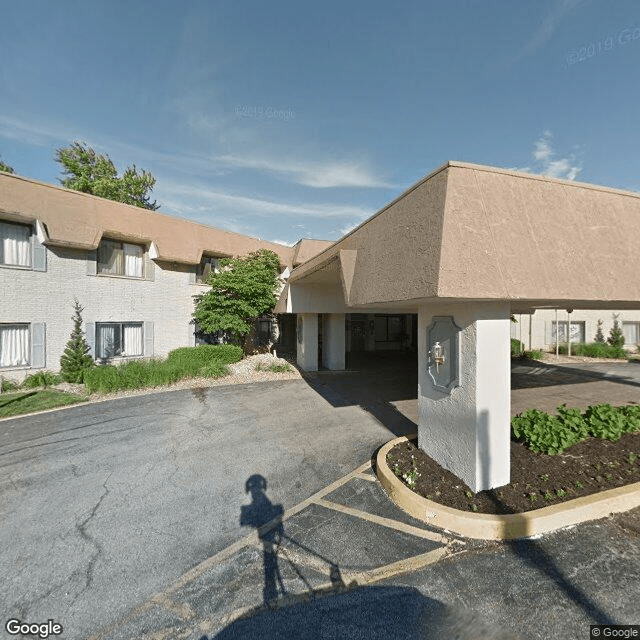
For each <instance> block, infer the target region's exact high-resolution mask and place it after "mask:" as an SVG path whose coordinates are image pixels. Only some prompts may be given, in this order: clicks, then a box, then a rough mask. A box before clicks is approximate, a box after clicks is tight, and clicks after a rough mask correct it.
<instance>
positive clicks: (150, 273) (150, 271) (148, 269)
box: [144, 251, 156, 281]
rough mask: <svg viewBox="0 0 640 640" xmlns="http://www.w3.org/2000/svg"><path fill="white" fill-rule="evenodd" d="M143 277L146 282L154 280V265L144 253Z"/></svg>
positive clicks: (147, 253)
mask: <svg viewBox="0 0 640 640" xmlns="http://www.w3.org/2000/svg"><path fill="white" fill-rule="evenodd" d="M144 277H145V279H146V280H151V281H153V280H155V279H156V264H155V262H154V261H153V260H152V259H151V258H150V257H149V252H148V251H145V254H144Z"/></svg>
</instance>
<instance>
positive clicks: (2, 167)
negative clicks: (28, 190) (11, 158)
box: [0, 160, 15, 173]
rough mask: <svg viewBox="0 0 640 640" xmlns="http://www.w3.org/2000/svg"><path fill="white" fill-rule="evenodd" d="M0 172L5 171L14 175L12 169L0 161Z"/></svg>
mask: <svg viewBox="0 0 640 640" xmlns="http://www.w3.org/2000/svg"><path fill="white" fill-rule="evenodd" d="M0 171H6V172H7V173H15V171H14V170H13V167H10V166H9V165H8V164H5V163H4V162H2V160H0Z"/></svg>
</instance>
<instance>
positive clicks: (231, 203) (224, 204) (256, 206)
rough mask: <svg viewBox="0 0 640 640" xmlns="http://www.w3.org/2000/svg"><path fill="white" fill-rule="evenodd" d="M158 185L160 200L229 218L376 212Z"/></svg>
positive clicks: (353, 215)
mask: <svg viewBox="0 0 640 640" xmlns="http://www.w3.org/2000/svg"><path fill="white" fill-rule="evenodd" d="M159 184H161V186H160V187H159V188H158V189H157V194H156V193H155V192H154V196H156V197H157V198H158V200H159V201H162V202H163V203H171V204H172V205H173V206H175V207H176V209H177V210H180V211H185V212H190V213H202V212H207V211H210V212H212V213H217V212H222V213H226V214H227V215H228V214H231V213H235V214H244V215H248V216H252V217H255V216H260V217H264V216H269V217H274V216H275V217H277V216H287V217H294V218H299V217H301V216H305V217H312V218H336V217H345V218H349V217H351V218H357V219H358V220H364V219H365V218H367V217H368V216H370V215H371V214H372V213H373V212H372V211H370V210H368V209H363V208H361V207H356V206H350V205H335V204H324V203H309V202H306V203H304V202H303V203H292V202H277V201H274V200H269V199H263V198H254V197H248V196H242V195H235V194H230V193H225V192H224V191H221V190H215V189H210V188H208V187H206V186H202V185H197V184H187V183H184V182H180V183H177V182H171V181H169V180H162V181H161V182H159Z"/></svg>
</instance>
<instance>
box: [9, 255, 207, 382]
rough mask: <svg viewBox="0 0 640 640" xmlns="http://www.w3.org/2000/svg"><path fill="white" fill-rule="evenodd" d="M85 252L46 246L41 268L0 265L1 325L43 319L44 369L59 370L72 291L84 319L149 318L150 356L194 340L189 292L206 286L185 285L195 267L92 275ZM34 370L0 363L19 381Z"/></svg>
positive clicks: (68, 327) (68, 328)
mask: <svg viewBox="0 0 640 640" xmlns="http://www.w3.org/2000/svg"><path fill="white" fill-rule="evenodd" d="M87 257H88V252H86V251H81V250H75V249H57V248H54V249H48V250H47V270H46V271H45V272H38V271H32V270H29V269H18V268H11V267H5V266H2V267H0V299H1V300H2V304H1V305H0V324H5V323H29V324H33V323H38V322H43V323H46V336H45V337H46V344H45V346H46V363H45V368H46V369H47V370H49V371H59V369H60V356H61V355H62V353H63V351H64V348H65V346H66V343H67V341H68V339H69V336H70V334H71V330H72V328H73V323H72V321H71V317H72V315H73V306H72V305H73V298H74V296H75V297H77V298H78V301H79V302H80V304H81V305H83V306H84V312H83V320H84V321H85V323H87V322H153V331H154V342H153V355H154V356H166V355H167V354H168V353H169V351H171V350H172V349H175V348H177V347H184V346H189V345H192V344H194V338H193V325H190V324H189V321H190V320H191V313H192V312H193V306H194V303H193V298H192V296H193V295H196V294H198V293H200V292H202V291H205V290H206V286H203V285H197V284H190V274H189V271H190V270H193V269H195V268H194V267H187V266H180V265H177V266H174V265H169V264H167V263H163V264H162V266H161V265H158V264H154V263H151V264H152V265H153V267H152V268H153V280H147V279H138V278H127V277H117V276H106V275H94V276H91V275H87ZM163 267H164V268H163ZM169 267H171V268H169ZM83 328H84V327H83ZM35 371H36V369H34V368H32V367H18V368H10V367H3V368H0V375H2V376H4V377H5V378H12V379H16V380H20V379H22V378H24V377H25V376H26V375H29V374H31V373H34V372H35Z"/></svg>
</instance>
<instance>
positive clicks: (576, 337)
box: [548, 320, 585, 344]
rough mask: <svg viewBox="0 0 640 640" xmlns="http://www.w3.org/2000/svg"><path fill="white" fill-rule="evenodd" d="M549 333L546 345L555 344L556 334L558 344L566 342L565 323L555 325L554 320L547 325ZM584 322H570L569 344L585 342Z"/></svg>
mask: <svg viewBox="0 0 640 640" xmlns="http://www.w3.org/2000/svg"><path fill="white" fill-rule="evenodd" d="M549 326H550V332H549V335H548V338H549V339H548V344H555V342H556V333H557V334H558V342H566V341H567V321H566V320H565V321H562V322H558V323H557V325H556V322H555V320H554V321H553V322H550V323H549ZM584 336H585V332H584V322H573V321H571V342H584V341H585V338H584Z"/></svg>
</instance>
